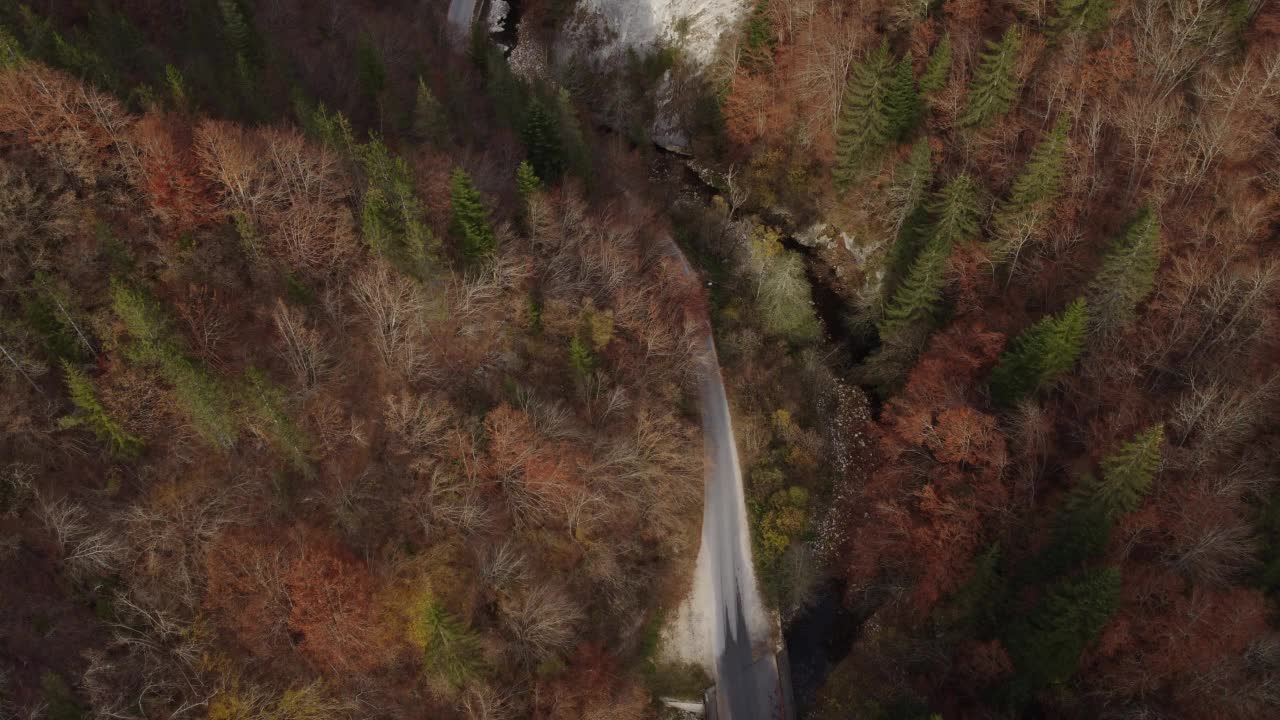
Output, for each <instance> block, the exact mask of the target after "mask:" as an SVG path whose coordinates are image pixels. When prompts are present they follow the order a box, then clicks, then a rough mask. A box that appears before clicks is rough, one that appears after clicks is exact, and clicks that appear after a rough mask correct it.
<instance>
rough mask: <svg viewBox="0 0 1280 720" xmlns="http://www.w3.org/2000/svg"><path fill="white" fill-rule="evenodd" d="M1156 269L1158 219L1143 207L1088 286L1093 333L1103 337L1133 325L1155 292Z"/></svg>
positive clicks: (1117, 239)
mask: <svg viewBox="0 0 1280 720" xmlns="http://www.w3.org/2000/svg"><path fill="white" fill-rule="evenodd" d="M1159 266H1160V217H1159V216H1158V215H1157V214H1156V213H1155V211H1153V210H1152V209H1151V208H1149V207H1145V208H1143V209H1142V210H1141V211H1139V213H1138V216H1137V217H1135V218H1134V219H1133V221H1132V222H1130V223H1129V226H1128V227H1127V228H1125V231H1124V232H1123V233H1121V235H1120V237H1118V238H1116V240H1115V241H1114V242H1113V243H1112V245H1111V248H1110V249H1109V250H1108V251H1107V254H1106V255H1104V256H1103V258H1102V265H1101V266H1100V267H1099V268H1098V272H1097V273H1096V274H1095V275H1094V276H1093V280H1092V281H1091V282H1090V283H1089V289H1088V293H1087V297H1088V298H1089V306H1090V308H1092V311H1093V312H1092V317H1091V318H1090V321H1091V326H1092V329H1093V330H1095V331H1097V332H1102V333H1106V332H1110V331H1113V330H1116V329H1119V328H1121V327H1124V326H1125V325H1127V324H1129V323H1130V322H1132V321H1133V319H1134V317H1135V315H1136V313H1137V308H1138V304H1139V303H1141V302H1142V301H1143V300H1144V299H1146V297H1147V296H1148V295H1150V294H1151V291H1152V290H1154V289H1155V284H1156V270H1157V269H1158V268H1159Z"/></svg>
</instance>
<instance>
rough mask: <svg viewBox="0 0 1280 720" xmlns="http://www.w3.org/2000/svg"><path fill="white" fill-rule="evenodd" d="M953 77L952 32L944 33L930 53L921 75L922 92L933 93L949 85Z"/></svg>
mask: <svg viewBox="0 0 1280 720" xmlns="http://www.w3.org/2000/svg"><path fill="white" fill-rule="evenodd" d="M950 79H951V33H944V34H943V36H942V39H941V40H939V41H938V44H937V45H935V46H934V48H933V52H932V53H930V54H929V62H928V64H926V65H925V67H924V73H923V74H922V75H921V76H920V92H921V93H923V94H925V95H932V94H934V93H936V92H938V91H939V90H941V89H943V88H944V87H946V86H947V81H948V80H950Z"/></svg>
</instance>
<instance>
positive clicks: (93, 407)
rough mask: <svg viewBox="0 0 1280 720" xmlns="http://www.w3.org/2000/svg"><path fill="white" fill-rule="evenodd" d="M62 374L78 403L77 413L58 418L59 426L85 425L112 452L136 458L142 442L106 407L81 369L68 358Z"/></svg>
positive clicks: (73, 398) (72, 399)
mask: <svg viewBox="0 0 1280 720" xmlns="http://www.w3.org/2000/svg"><path fill="white" fill-rule="evenodd" d="M62 372H63V376H64V377H65V379H66V381H67V391H68V392H69V393H70V395H71V403H72V404H73V405H75V406H76V411H77V412H76V414H75V415H71V416H68V417H65V418H62V420H61V421H59V423H58V424H59V425H60V426H62V427H64V428H68V427H75V426H77V425H85V426H86V427H88V428H89V430H91V431H92V432H93V434H94V435H96V436H97V437H98V439H99V440H101V441H102V442H104V443H106V445H107V448H108V449H109V450H110V451H111V453H112V454H113V455H116V456H118V457H133V456H135V455H137V454H138V452H139V451H141V450H142V441H141V440H139V439H138V438H137V437H135V436H134V435H132V434H130V433H129V432H128V431H127V430H125V429H124V427H123V426H121V424H120V422H119V421H118V420H116V419H115V418H114V417H112V416H111V413H110V412H109V411H108V410H107V408H106V407H105V406H104V405H103V404H102V402H101V401H100V400H98V392H97V390H96V389H95V388H94V386H93V381H92V380H90V379H89V376H88V375H85V374H84V373H83V372H81V371H80V370H79V369H78V368H76V367H75V366H74V365H72V364H71V363H69V362H67V361H65V360H64V361H63V362H62Z"/></svg>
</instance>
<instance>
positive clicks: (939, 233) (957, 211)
mask: <svg viewBox="0 0 1280 720" xmlns="http://www.w3.org/2000/svg"><path fill="white" fill-rule="evenodd" d="M930 211H931V213H932V215H933V217H934V222H933V224H932V225H931V226H930V228H929V236H928V241H927V242H926V243H925V244H924V248H923V249H922V250H921V251H920V253H919V255H918V256H917V257H916V258H915V259H914V260H913V261H912V262H911V264H910V266H909V269H908V270H907V273H906V275H905V277H904V278H903V279H902V283H901V285H899V286H898V287H897V288H896V290H895V291H894V293H893V297H892V298H891V299H890V301H889V303H888V305H887V306H886V307H885V312H884V317H883V318H881V320H880V322H879V323H878V327H879V330H880V334H881V336H882V337H884V336H888V335H895V334H898V333H900V332H901V331H902V330H904V329H905V328H907V327H908V326H911V325H916V324H918V323H923V322H930V321H932V319H933V317H934V315H935V314H936V313H937V311H938V306H939V304H940V302H941V300H942V290H943V285H944V282H945V273H946V268H947V258H949V257H950V256H951V251H952V248H954V247H955V245H956V244H957V243H959V242H962V241H964V240H967V239H969V238H971V237H973V236H974V235H975V234H976V233H977V232H978V208H977V188H976V186H975V185H974V183H973V181H972V180H971V179H970V178H969V176H968V175H958V176H956V177H955V178H954V179H952V180H951V182H949V183H947V185H946V187H944V188H943V189H942V190H941V191H939V192H938V194H937V196H936V198H935V199H934V201H933V202H932V203H931V204H930ZM899 252H900V253H902V254H906V253H909V252H910V248H903V249H902V250H900V251H899Z"/></svg>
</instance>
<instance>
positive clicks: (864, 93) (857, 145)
mask: <svg viewBox="0 0 1280 720" xmlns="http://www.w3.org/2000/svg"><path fill="white" fill-rule="evenodd" d="M890 83H891V75H890V66H889V44H888V43H887V42H885V43H882V44H881V45H880V48H879V49H878V50H876V51H875V52H873V53H871V55H870V56H869V57H868V58H867V59H866V60H864V61H862V62H861V63H858V64H857V65H856V66H854V68H853V70H852V72H851V73H850V76H849V85H848V86H847V87H846V88H845V91H844V100H843V103H842V105H841V108H840V118H839V121H838V122H837V123H836V167H835V179H836V182H837V183H838V184H840V185H842V186H846V187H847V186H849V185H851V184H852V183H853V182H854V181H856V180H857V179H858V177H860V176H861V175H862V174H863V173H864V172H865V167H864V164H865V163H866V162H867V161H868V160H870V159H872V158H873V157H874V156H875V155H876V154H878V153H879V152H880V151H881V150H883V149H884V147H885V146H886V145H888V144H889V141H890V140H891V139H892V138H893V127H892V126H891V120H890V118H889V105H888V96H889V86H890Z"/></svg>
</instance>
